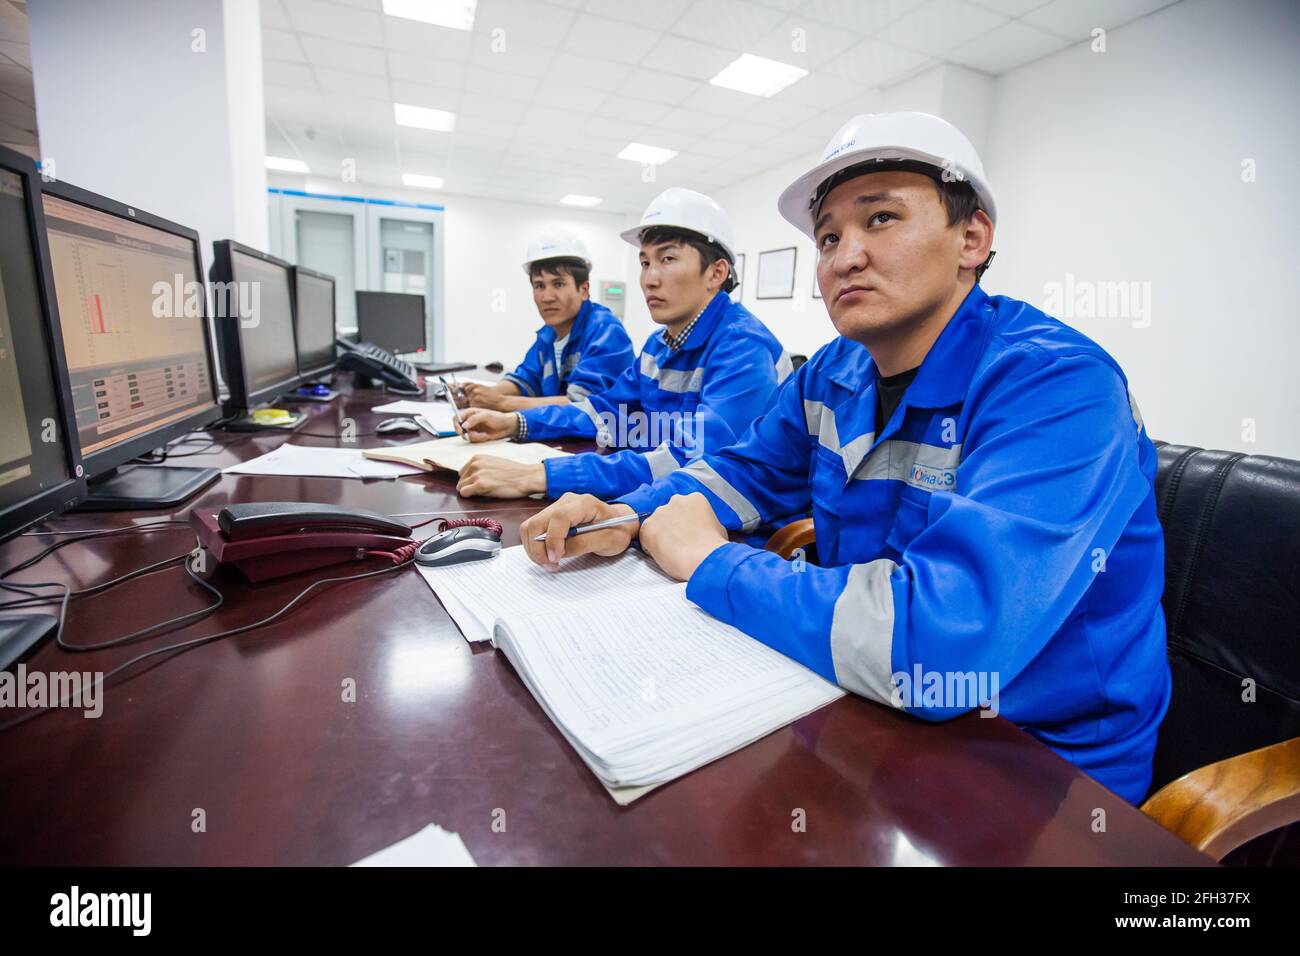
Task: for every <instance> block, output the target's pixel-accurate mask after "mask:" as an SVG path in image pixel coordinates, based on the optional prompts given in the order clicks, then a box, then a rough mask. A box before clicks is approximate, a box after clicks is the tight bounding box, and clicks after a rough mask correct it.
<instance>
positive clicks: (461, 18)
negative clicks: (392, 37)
mask: <svg viewBox="0 0 1300 956" xmlns="http://www.w3.org/2000/svg"><path fill="white" fill-rule="evenodd" d="M477 6H478V0H384V13H386V14H388V15H389V16H390V17H401V18H402V19H403V20H419V21H420V22H421V23H432V24H433V25H434V26H439V27H451V29H453V30H472V29H474V8H475V7H477Z"/></svg>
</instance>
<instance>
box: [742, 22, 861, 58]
mask: <svg viewBox="0 0 1300 956" xmlns="http://www.w3.org/2000/svg"><path fill="white" fill-rule="evenodd" d="M862 39H864V37H863V35H862V34H860V33H854V32H853V31H852V30H847V29H845V28H844V27H843V26H839V25H834V24H829V23H820V22H818V21H816V20H810V19H808V18H807V17H790V18H788V19H786V20H784V21H782V22H781V23H780V24H779V25H778V26H777V27H776V28H775V29H773V30H772V31H770V32H769V33H768V34H767V35H766V36H764V37H763V38H762V39H761V40H759V41H758V42H757V43H755V44H754V46H753V48H752V49H750V50H749V52H750V53H754V54H756V55H758V56H765V57H767V58H768V59H769V60H777V61H778V62H780V63H789V64H790V65H791V66H797V67H801V68H802V69H805V70H809V71H812V70H815V69H816V68H817V67H819V66H821V65H822V64H823V63H826V62H827V61H828V60H831V59H834V58H835V57H837V56H839V55H840V54H841V53H843V52H844V51H845V50H847V49H848V48H849V47H850V46H852V45H853V44H854V43H857V42H858V41H860V40H862Z"/></svg>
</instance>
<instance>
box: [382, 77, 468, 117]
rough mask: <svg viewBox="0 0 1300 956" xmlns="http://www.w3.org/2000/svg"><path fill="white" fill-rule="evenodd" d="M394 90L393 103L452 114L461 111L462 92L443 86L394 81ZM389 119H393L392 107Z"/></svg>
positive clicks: (392, 84)
mask: <svg viewBox="0 0 1300 956" xmlns="http://www.w3.org/2000/svg"><path fill="white" fill-rule="evenodd" d="M391 86H392V90H393V98H392V102H394V103H409V104H410V105H411V106H424V107H427V108H429V109H435V110H449V111H450V112H452V113H455V112H457V111H458V110H459V109H460V97H461V91H460V90H453V89H448V88H446V87H442V86H424V85H423V84H420V83H411V82H409V81H408V80H393V81H392V83H391ZM388 112H389V118H390V119H391V118H392V112H393V111H392V107H391V106H390V107H389V111H388Z"/></svg>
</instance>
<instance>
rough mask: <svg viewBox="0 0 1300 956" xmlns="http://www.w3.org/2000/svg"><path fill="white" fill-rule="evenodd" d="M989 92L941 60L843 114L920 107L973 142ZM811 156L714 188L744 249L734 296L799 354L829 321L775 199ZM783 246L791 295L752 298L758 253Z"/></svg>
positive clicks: (981, 137)
mask: <svg viewBox="0 0 1300 956" xmlns="http://www.w3.org/2000/svg"><path fill="white" fill-rule="evenodd" d="M992 93H993V83H992V80H990V79H989V77H987V76H985V75H984V74H982V73H977V72H975V71H973V70H968V69H966V68H965V67H961V66H954V65H951V64H944V65H940V66H937V67H934V68H932V69H929V70H926V71H925V72H923V73H920V74H918V75H916V76H914V77H911V78H910V79H907V80H904V81H903V82H901V83H898V84H896V85H894V86H892V87H887V88H885V89H884V90H882V91H881V92H880V94H879V96H877V97H873V98H871V99H870V100H867V101H864V102H862V103H855V104H853V105H852V108H851V109H845V111H844V117H843V119H844V121H848V119H849V118H850V117H851V116H852V115H854V114H856V113H870V112H876V111H880V110H923V111H925V112H927V113H934V114H936V115H939V116H942V117H944V118H945V119H947V120H949V121H950V122H952V123H955V124H956V125H957V126H958V127H960V128H961V129H962V131H963V132H965V133H966V135H967V136H968V137H969V138H970V139H971V141H972V142H973V143H974V144H975V146H976V148H977V149H979V148H982V146H983V144H984V142H985V138H986V132H987V128H988V121H989V113H990V108H991V103H992ZM819 153H820V151H818V154H819ZM816 161H817V154H811V153H810V154H809V155H808V156H807V157H805V158H803V159H799V160H795V161H794V162H791V163H787V164H785V165H783V166H779V167H776V168H775V169H770V170H768V171H766V172H764V173H760V174H758V175H757V176H754V177H752V178H750V179H747V180H745V181H743V182H741V183H738V184H737V185H735V186H732V187H729V188H727V189H722V190H719V191H718V192H717V193H715V195H714V198H715V199H717V200H718V202H719V203H721V204H722V207H723V208H724V209H726V210H727V212H728V214H729V215H730V216H731V218H732V221H733V222H734V223H735V226H736V237H737V245H738V246H739V249H738V250H737V251H738V252H743V253H744V254H745V275H744V294H743V298H742V300H741V301H742V302H743V303H744V304H745V306H746V307H747V308H748V309H749V310H750V311H751V312H753V313H754V314H755V315H757V316H758V317H759V318H760V319H762V320H763V322H764V323H765V324H766V325H767V327H768V328H769V329H771V330H772V332H773V334H774V335H776V337H777V338H778V339H780V340H781V343H782V344H783V345H784V346H785V347H786V348H787V349H788V350H789V351H791V352H794V353H798V354H803V355H812V354H813V353H814V352H815V351H817V349H819V348H820V347H821V346H823V345H825V344H826V343H827V342H829V341H831V339H833V338H834V337H835V328H834V326H832V325H831V320H830V316H829V315H828V314H827V312H826V307H825V305H824V304H823V302H822V300H821V299H819V298H814V296H813V289H814V286H815V283H816V269H817V264H816V258H815V252H816V250H815V249H814V247H813V243H812V240H811V239H809V238H807V237H806V236H804V235H803V233H801V232H799V230H797V229H795V228H794V227H793V226H791V225H790V224H789V223H788V222H786V221H785V220H784V219H782V218H781V215H780V213H778V212H777V209H776V200H777V197H778V196H780V195H781V191H782V190H784V189H785V187H786V186H788V185H790V183H791V182H793V181H794V180H795V179H796V178H798V177H799V176H800V175H802V174H803V173H805V172H807V170H808V168H809V167H810V166H811V165H812V164H813V163H815V162H816ZM787 246H794V247H795V249H796V252H795V281H794V297H793V298H790V299H759V298H757V297H756V290H757V288H758V254H759V252H761V251H764V250H767V249H780V248H784V247H787Z"/></svg>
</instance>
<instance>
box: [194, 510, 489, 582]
mask: <svg viewBox="0 0 1300 956" xmlns="http://www.w3.org/2000/svg"><path fill="white" fill-rule="evenodd" d="M430 521H438V522H439V525H438V533H437V534H434V535H433V536H431V537H430V538H428V539H426V540H425V541H417V540H415V539H414V538H413V537H412V531H414V528H412V527H411V526H410V525H407V524H404V523H403V522H401V521H398V520H396V519H394V518H390V517H388V516H387V515H382V514H379V513H378V512H375V511H366V510H363V509H355V508H343V507H340V506H339V505H326V504H315V503H312V502H303V501H261V502H250V503H246V504H236V505H227V506H226V507H224V508H222V509H221V510H220V511H214V510H213V509H212V508H211V507H207V508H195V509H194V510H193V511H191V512H190V526H191V527H192V528H193V529H194V531H195V533H196V534H197V535H198V539H199V542H198V547H197V548H195V549H194V552H193V553H192V555H191V560H190V567H191V568H193V570H194V572H195V573H196V574H198V575H199V576H200V577H203V578H209V577H211V576H212V575H214V574H215V573H216V571H217V568H218V567H219V566H220V565H222V564H231V565H234V566H235V567H236V568H237V569H238V570H239V571H240V573H241V574H243V575H244V577H246V578H247V579H248V580H249V581H253V582H257V581H266V580H269V579H270V578H278V577H282V576H284V575H286V574H296V573H298V572H299V571H307V570H311V569H312V568H322V567H326V566H328V565H331V564H341V563H343V562H346V561H362V560H364V559H366V558H371V557H386V558H389V559H390V560H391V561H392V562H393V563H394V564H401V563H402V562H404V561H406V560H407V559H409V558H412V557H414V558H415V560H416V561H417V562H418V563H420V564H430V565H436V566H441V565H446V564H459V563H461V562H463V561H475V560H480V559H482V558H489V557H494V556H495V555H496V554H497V553H499V552H500V550H501V534H502V528H501V525H500V523H499V522H497V521H495V520H493V519H492V518H435V519H430ZM428 523H429V521H425V522H422V524H428ZM416 527H418V525H417V526H416Z"/></svg>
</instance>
